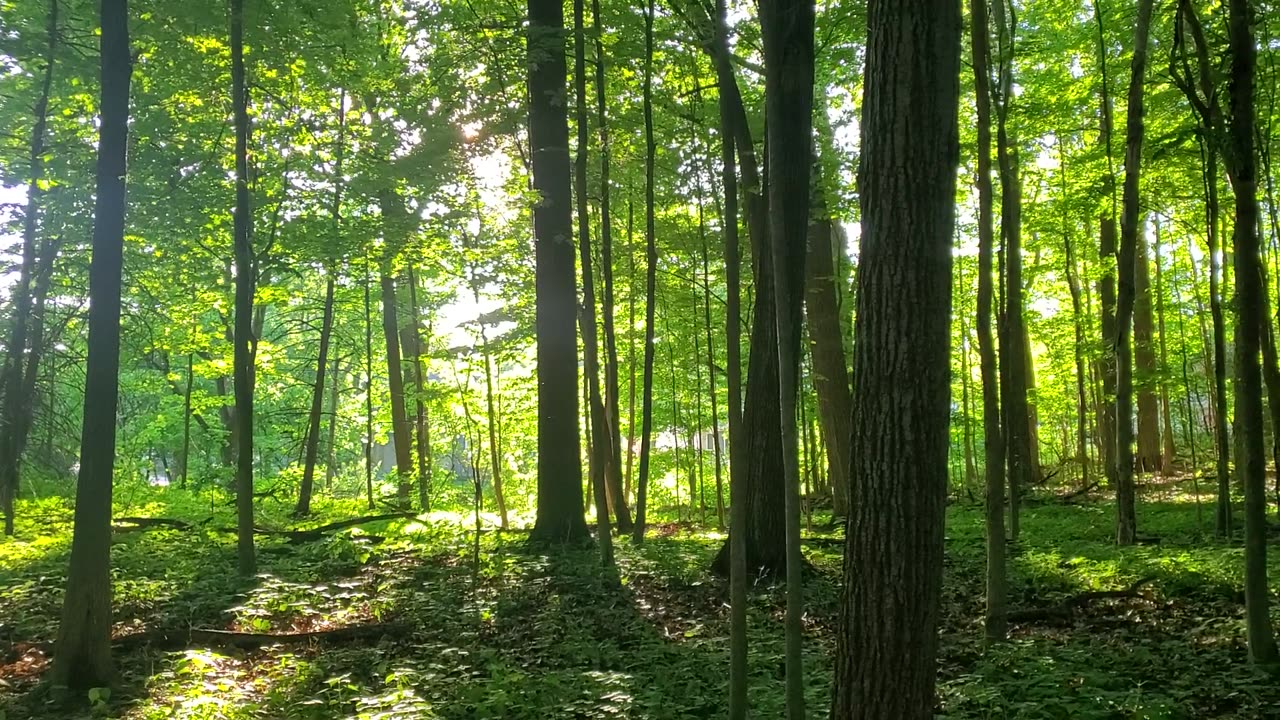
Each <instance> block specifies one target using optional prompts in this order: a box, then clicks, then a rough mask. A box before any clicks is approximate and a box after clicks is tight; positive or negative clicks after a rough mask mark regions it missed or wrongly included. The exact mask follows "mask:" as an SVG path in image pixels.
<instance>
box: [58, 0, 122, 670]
mask: <svg viewBox="0 0 1280 720" xmlns="http://www.w3.org/2000/svg"><path fill="white" fill-rule="evenodd" d="M100 14H101V19H102V34H101V41H100V47H101V65H102V74H101V78H102V88H101V98H102V103H101V106H100V107H101V110H100V114H99V125H98V166H97V177H96V182H95V185H96V194H95V197H94V205H93V218H94V221H93V260H92V261H91V264H90V266H89V356H88V358H87V359H86V361H85V393H84V401H85V402H84V427H83V430H82V432H81V438H82V439H81V444H80V472H79V477H78V478H77V480H76V511H75V529H74V531H73V535H72V540H71V564H70V567H69V569H68V571H67V593H66V597H65V598H64V599H63V603H62V624H61V625H59V627H58V640H57V645H56V648H57V652H56V654H55V655H54V668H53V682H54V684H55V685H61V686H65V687H68V688H70V689H72V690H75V691H77V692H80V691H85V690H88V689H89V688H94V687H105V686H107V685H109V684H110V683H111V681H112V679H113V675H114V667H113V665H112V662H111V486H112V478H113V473H114V468H115V454H116V453H115V451H116V409H117V404H118V401H119V387H120V378H119V370H120V297H121V274H122V269H123V265H124V227H125V226H124V218H125V207H126V204H125V155H126V153H127V150H128V145H129V82H130V78H131V75H132V73H133V61H132V58H131V56H130V53H129V9H128V3H127V2H126V0H102V4H101V6H100Z"/></svg>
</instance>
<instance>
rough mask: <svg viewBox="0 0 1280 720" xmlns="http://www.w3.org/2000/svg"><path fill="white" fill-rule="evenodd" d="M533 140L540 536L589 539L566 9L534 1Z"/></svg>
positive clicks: (555, 2)
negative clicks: (580, 394) (581, 420)
mask: <svg viewBox="0 0 1280 720" xmlns="http://www.w3.org/2000/svg"><path fill="white" fill-rule="evenodd" d="M528 10H529V28H528V46H527V47H528V60H529V62H528V70H529V87H528V98H529V143H530V145H531V147H532V155H533V163H532V165H533V167H532V171H533V189H534V190H535V191H536V192H537V193H538V195H539V196H540V202H538V203H537V204H536V205H535V206H534V209H533V230H534V260H535V264H536V266H537V269H536V271H535V294H536V304H537V310H536V320H535V324H536V334H537V345H538V348H537V377H538V501H537V520H536V521H535V525H534V531H533V535H532V537H533V539H534V540H537V541H543V542H557V543H560V542H573V541H578V540H582V539H584V538H586V537H587V536H588V534H587V523H586V520H585V519H584V518H583V510H584V508H583V502H582V493H581V491H580V488H581V486H582V453H581V448H582V445H581V437H580V436H579V433H578V423H577V417H578V337H577V329H576V327H575V321H576V320H575V318H576V314H577V313H576V306H577V289H576V285H577V278H576V277H575V272H574V264H575V263H574V247H573V219H572V213H571V211H572V197H571V192H570V188H569V175H570V167H569V124H568V118H567V116H566V110H567V108H568V103H567V102H566V98H565V94H566V93H565V78H566V77H567V76H568V69H567V68H566V67H565V27H564V7H563V5H562V3H560V2H559V0H528Z"/></svg>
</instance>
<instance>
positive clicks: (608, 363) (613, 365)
mask: <svg viewBox="0 0 1280 720" xmlns="http://www.w3.org/2000/svg"><path fill="white" fill-rule="evenodd" d="M591 17H592V18H593V19H594V23H595V49H596V62H595V70H596V72H595V86H596V88H595V89H596V119H597V124H598V125H599V130H600V274H601V276H602V283H603V285H604V297H603V298H602V301H603V303H604V304H603V307H604V312H603V313H602V315H603V317H602V318H601V320H602V321H603V322H602V325H603V327H604V349H605V362H604V404H605V411H606V417H607V418H608V420H609V426H608V433H609V440H610V443H611V444H612V445H613V457H611V458H609V461H608V465H607V467H606V468H605V480H606V482H607V483H608V485H607V489H608V491H609V497H608V500H609V502H610V504H611V506H612V507H613V512H614V517H615V518H616V520H617V522H618V532H624V533H625V532H631V511H630V509H628V507H627V494H626V492H624V489H623V481H622V475H623V468H622V465H623V461H622V453H623V450H622V431H621V427H622V422H621V417H620V411H619V409H618V405H619V403H618V392H619V387H618V336H617V331H616V329H615V328H614V323H613V311H614V307H615V306H614V300H613V217H612V214H611V210H610V208H611V205H610V198H611V197H612V193H611V188H610V185H609V183H610V180H609V170H610V160H611V158H612V156H613V149H612V148H611V147H610V141H609V113H608V105H607V103H606V101H605V94H606V89H605V64H606V63H605V61H606V55H605V50H604V40H603V35H604V23H603V21H602V20H601V17H600V0H591ZM627 453H628V457H630V447H628V449H627ZM628 474H630V469H629V468H628Z"/></svg>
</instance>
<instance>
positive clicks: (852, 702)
mask: <svg viewBox="0 0 1280 720" xmlns="http://www.w3.org/2000/svg"><path fill="white" fill-rule="evenodd" d="M867 16H868V38H867V70H866V73H865V78H866V81H865V82H866V90H865V99H864V102H863V112H862V165H861V168H860V170H859V183H858V184H859V187H860V188H861V189H862V192H861V193H860V197H861V202H862V252H861V256H860V261H859V264H858V306H857V307H858V312H857V319H856V326H855V327H856V330H855V335H856V337H855V342H854V363H853V367H854V373H853V383H854V389H853V403H854V431H853V432H854V435H853V437H854V443H853V461H852V478H853V485H852V488H853V497H855V498H858V499H859V500H858V502H855V503H854V504H853V507H852V513H851V514H850V517H849V523H848V528H847V531H846V532H847V538H848V540H847V542H848V547H847V549H846V552H845V563H844V567H845V572H844V583H843V585H844V587H843V591H842V601H841V612H840V617H839V631H838V633H837V638H836V642H837V647H836V660H835V664H836V669H835V688H834V702H833V706H832V711H831V717H832V718H834V719H837V720H864V719H865V720H885V718H895V720H928V719H929V718H932V717H933V709H934V702H935V698H934V684H935V681H936V678H937V650H938V634H937V625H938V616H939V604H940V599H941V592H942V555H943V514H944V510H945V501H946V489H947V445H948V431H947V424H948V420H949V417H950V411H949V409H948V408H949V404H950V403H949V398H948V396H949V395H950V384H951V373H950V367H949V361H950V350H949V345H950V336H951V333H950V325H951V282H950V280H951V262H952V260H951V240H952V236H953V233H954V230H955V227H954V209H955V182H956V174H955V167H956V161H957V158H958V156H959V137H958V135H959V133H958V127H957V108H958V100H959V93H960V88H959V76H960V33H961V20H960V6H959V4H956V3H951V2H937V1H936V0H896V1H894V0H871V1H870V2H869V3H868V6H867Z"/></svg>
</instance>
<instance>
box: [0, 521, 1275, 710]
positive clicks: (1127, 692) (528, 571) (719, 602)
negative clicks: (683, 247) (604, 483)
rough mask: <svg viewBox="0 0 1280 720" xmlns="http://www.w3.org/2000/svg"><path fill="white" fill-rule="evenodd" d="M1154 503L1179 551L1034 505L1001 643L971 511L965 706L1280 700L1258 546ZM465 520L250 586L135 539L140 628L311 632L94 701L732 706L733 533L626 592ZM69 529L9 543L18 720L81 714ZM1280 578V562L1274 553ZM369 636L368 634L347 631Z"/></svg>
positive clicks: (169, 653) (123, 564) (200, 549)
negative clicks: (64, 642) (1256, 581)
mask: <svg viewBox="0 0 1280 720" xmlns="http://www.w3.org/2000/svg"><path fill="white" fill-rule="evenodd" d="M47 509H48V510H50V511H51V512H50V514H49V517H51V518H52V517H59V515H58V513H57V512H56V511H55V510H54V509H53V508H52V507H50V508H47ZM148 509H149V510H151V511H152V512H154V513H155V514H156V515H161V514H166V515H169V516H174V515H175V514H177V515H182V514H184V513H188V512H190V511H191V510H192V508H190V507H166V506H164V505H160V504H155V505H148ZM342 510H343V508H342V507H341V506H334V507H332V508H330V511H332V512H334V513H337V512H340V511H342ZM204 511H205V512H207V508H205V509H204ZM1142 512H1143V518H1144V529H1145V532H1149V533H1151V534H1152V535H1153V536H1159V538H1160V542H1159V543H1158V544H1149V545H1140V546H1136V547H1132V548H1124V549H1119V548H1116V547H1115V546H1114V544H1113V543H1112V541H1111V536H1110V534H1111V527H1110V518H1111V509H1110V507H1109V506H1107V505H1105V504H1098V505H1090V504H1086V505H1080V506H1074V505H1067V506H1063V505H1056V504H1046V505H1044V506H1039V507H1030V508H1028V509H1027V510H1026V511H1025V513H1024V540H1023V541H1022V542H1020V543H1018V544H1015V545H1014V546H1013V547H1012V555H1011V558H1010V560H1011V562H1010V570H1011V579H1012V582H1011V585H1010V587H1011V597H1010V599H1011V607H1012V609H1013V610H1014V611H1015V612H1019V611H1027V612H1028V614H1030V615H1032V616H1034V619H1032V620H1029V621H1027V622H1015V623H1014V624H1013V627H1012V633H1011V634H1012V639H1011V641H1010V642H1009V643H1007V644H1005V645H1001V646H998V647H995V648H991V649H984V648H983V647H982V643H981V615H982V603H983V590H982V586H981V582H982V580H981V578H982V567H983V563H984V561H985V560H984V555H983V549H982V542H981V538H982V524H981V510H980V508H976V507H967V506H955V507H953V508H952V509H951V512H950V514H949V516H948V539H947V563H946V586H945V589H944V596H943V607H942V620H943V623H942V649H941V652H942V654H941V677H940V686H939V700H940V703H941V707H942V709H943V710H944V711H945V717H947V718H989V717H1007V718H1027V719H1031V718H1057V717H1070V718H1084V719H1086V720H1088V719H1097V720H1103V719H1106V718H1121V717H1125V718H1128V717H1134V718H1153V719H1154V718H1168V719H1176V718H1204V717H1218V718H1237V719H1240V720H1244V719H1246V718H1250V719H1252V718H1261V717H1265V716H1266V715H1265V713H1266V712H1268V710H1266V709H1267V708H1271V707H1275V706H1277V703H1280V688H1277V687H1276V686H1275V683H1274V682H1273V681H1270V680H1268V679H1266V678H1264V677H1263V676H1260V675H1259V674H1258V673H1257V672H1256V671H1255V670H1253V669H1251V668H1250V667H1249V665H1248V664H1247V663H1246V662H1245V646H1244V637H1243V605H1242V602H1241V598H1240V596H1239V593H1238V590H1237V588H1238V587H1239V584H1240V579H1241V550H1240V548H1239V547H1238V544H1236V543H1217V544H1214V543H1206V542H1205V541H1202V540H1199V539H1197V538H1198V534H1197V532H1196V527H1195V512H1194V507H1193V505H1191V504H1189V503H1188V502H1183V501H1181V498H1178V497H1167V498H1161V499H1160V500H1159V501H1156V502H1151V503H1149V504H1146V505H1144V506H1143V509H1142ZM131 514H137V513H136V512H133V513H131ZM30 516H31V514H30V513H23V514H22V515H21V516H20V517H30ZM191 516H192V517H194V515H191ZM335 517H337V516H336V515H335ZM463 520H464V518H461V517H457V516H444V515H441V516H433V517H431V518H425V517H424V518H417V519H412V518H406V519H399V520H392V521H384V522H380V523H374V524H370V525H366V526H362V527H359V528H352V529H348V530H344V531H341V532H339V533H337V534H334V535H332V536H329V537H326V538H323V539H321V540H319V541H315V542H309V543H293V544H291V543H288V542H286V541H284V540H271V541H268V542H263V543H262V547H261V555H262V558H263V561H262V567H261V572H260V574H259V576H258V577H256V578H254V579H253V580H252V581H251V582H249V583H241V582H239V581H238V580H236V579H235V578H234V575H233V574H232V573H231V572H230V568H232V567H233V563H234V547H233V544H232V539H231V537H230V536H229V535H226V534H224V533H218V532H216V531H214V530H211V529H197V530H192V531H182V530H175V529H169V528H157V529H151V530H149V531H146V532H126V533H121V534H119V535H118V536H117V538H116V543H115V548H114V556H113V557H114V562H115V563H116V565H117V567H118V568H119V570H118V572H117V574H116V576H115V577H116V580H115V583H116V586H115V590H116V597H115V602H116V620H117V624H116V635H117V637H118V638H120V639H124V638H127V637H128V636H130V635H134V634H137V633H146V632H156V631H158V630H168V631H179V630H183V629H186V628H199V629H209V630H219V631H236V632H240V633H245V634H262V635H270V636H277V635H282V634H284V635H293V636H294V637H295V638H296V637H297V634H299V633H313V634H314V635H308V636H305V639H301V640H299V639H289V640H285V641H277V642H269V641H263V642H261V643H260V644H256V645H251V646H244V647H237V646H225V644H224V645H218V644H209V643H202V642H200V641H198V640H197V639H195V638H193V639H192V640H191V642H190V643H187V646H186V647H179V648H161V647H154V646H136V647H135V646H128V647H127V649H119V648H118V649H117V657H118V658H119V660H120V664H121V673H122V683H121V686H120V687H119V688H117V689H116V690H115V691H114V693H113V694H111V695H110V696H109V697H107V698H105V699H103V698H98V700H97V706H98V708H99V709H98V710H96V711H95V712H98V713H99V714H100V716H105V717H118V718H126V719H128V720H159V719H160V718H182V719H190V720H194V719H197V718H199V719H202V720H203V719H213V718H219V719H226V720H248V719H250V718H263V717H269V718H288V719H297V720H311V719H315V720H319V719H321V718H332V717H353V718H445V719H449V720H454V719H456V720H462V719H464V718H466V719H477V720H483V719H492V720H499V719H507V718H510V719H513V720H520V719H522V718H527V719H529V720H535V719H536V720H544V719H547V718H566V719H568V718H637V719H640V718H644V719H652V720H676V719H680V718H689V719H692V718H708V717H721V716H723V715H724V713H725V706H724V703H725V681H726V680H725V678H726V670H725V668H726V663H727V653H728V640H727V634H728V609H727V592H726V588H725V585H724V583H723V581H722V580H720V579H717V578H715V577H713V576H711V575H710V574H709V573H708V571H707V566H708V564H709V562H710V559H711V557H712V556H713V555H714V553H715V551H716V550H717V548H718V545H719V542H720V541H721V539H722V536H721V535H720V534H718V533H714V532H706V531H704V530H702V529H699V528H695V527H688V526H681V525H676V524H671V525H663V526H659V527H657V528H656V529H655V531H654V532H653V533H652V534H651V535H650V538H649V540H648V542H646V543H645V544H644V545H643V546H641V547H635V546H632V545H631V544H630V543H628V542H620V543H618V546H617V547H618V551H619V565H620V567H619V571H618V576H617V580H618V581H619V582H618V584H614V583H613V582H612V581H611V576H610V575H608V574H606V573H604V572H603V571H602V570H600V569H599V559H598V556H597V555H596V554H595V552H594V551H593V550H591V549H589V548H586V549H580V550H570V551H566V552H565V553H563V554H551V553H549V552H548V551H547V550H545V549H538V550H530V549H528V548H527V547H526V541H525V539H526V536H525V534H524V533H497V532H488V531H486V532H484V533H482V535H481V555H480V566H479V567H478V568H476V567H474V566H473V564H472V551H473V546H472V543H473V542H474V537H475V536H474V534H472V533H470V532H468V531H467V526H466V524H465V522H463ZM325 521H326V519H325V518H316V519H315V521H314V523H315V524H320V523H323V522H325ZM211 524H212V523H211ZM53 527H57V528H58V530H57V533H56V534H53V535H50V536H47V537H46V536H42V539H41V540H39V541H34V539H33V538H32V537H31V536H25V537H24V536H23V535H22V534H21V533H20V537H19V540H17V541H14V542H10V543H6V544H3V545H0V553H3V558H4V560H5V562H4V565H3V567H2V568H0V614H2V615H3V617H5V618H6V619H7V620H6V626H5V632H6V637H5V643H6V644H5V650H6V652H7V655H6V656H5V657H4V658H3V660H4V662H3V665H2V666H0V679H2V680H3V685H2V686H0V688H2V689H3V692H4V695H3V702H4V705H3V707H4V709H5V711H6V713H7V716H6V717H8V718H21V717H51V718H56V717H59V715H58V714H57V711H55V710H53V709H51V708H53V706H52V705H50V704H49V696H48V693H47V692H45V691H44V690H43V689H42V686H40V685H39V684H38V681H39V679H40V676H41V673H42V672H43V671H44V670H45V663H46V655H45V653H46V651H47V650H48V645H47V643H49V641H51V640H52V638H53V636H54V633H55V632H56V623H57V617H58V615H57V610H58V607H59V603H60V600H61V594H62V573H63V572H64V568H65V561H66V551H67V546H66V543H65V542H64V541H60V539H59V538H63V539H65V538H64V536H65V534H66V533H67V531H68V530H69V526H67V525H65V524H60V525H57V526H53ZM811 537H819V538H821V537H825V538H835V537H836V536H835V535H830V534H828V535H825V536H819V535H812V536H811ZM805 551H806V555H807V557H808V559H809V560H810V562H811V564H812V566H813V571H812V572H810V573H809V574H808V576H807V577H806V607H807V614H806V618H805V628H806V630H805V632H806V639H805V649H806V653H807V654H806V670H807V674H806V678H807V681H808V685H807V687H806V693H807V695H808V696H809V702H810V707H811V708H814V709H815V710H814V712H815V713H817V714H814V715H813V716H814V717H818V716H820V714H821V712H822V710H821V709H822V708H825V707H826V705H827V703H828V702H829V699H828V698H829V692H830V687H829V683H830V678H831V666H830V663H831V659H830V658H831V653H832V652H833V651H834V632H835V624H836V613H837V612H838V587H839V577H838V573H839V571H840V562H841V552H842V548H841V546H840V544H839V542H825V541H814V542H811V543H806V545H805ZM1272 572H1273V577H1276V576H1278V575H1280V563H1276V562H1275V561H1274V560H1273V564H1272ZM1140 580H1141V581H1144V582H1143V583H1142V584H1141V585H1140V586H1139V587H1137V588H1135V589H1133V591H1132V592H1131V593H1128V594H1125V591H1126V589H1128V588H1130V586H1132V585H1133V584H1134V583H1135V582H1137V581H1140ZM1089 593H1097V595H1098V597H1093V596H1088V595H1087V594H1089ZM1114 595H1123V596H1114ZM1082 597H1083V598H1084V599H1083V600H1081V598H1082ZM1076 601H1079V602H1076ZM1073 603H1074V604H1073ZM782 608H783V597H782V595H781V593H780V592H779V591H776V590H774V589H772V588H769V587H766V586H760V587H758V588H757V592H755V593H754V594H753V595H752V599H751V607H750V614H749V618H750V637H751V648H752V651H751V652H752V655H751V658H752V659H751V693H752V695H751V701H752V706H753V708H754V709H755V712H756V713H757V717H761V718H764V717H780V716H781V715H782V703H783V697H782V650H783V648H782V632H781V613H782ZM1064 608H1065V609H1064ZM1039 611H1045V612H1042V613H1039V614H1037V613H1038V612H1039ZM350 629H357V630H358V631H359V632H357V633H356V634H354V635H333V636H326V635H325V633H328V632H330V631H343V632H345V631H347V630H350ZM366 629H367V630H366ZM330 638H332V639H330ZM215 639H217V638H215ZM67 717H75V715H67Z"/></svg>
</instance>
